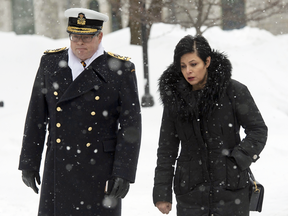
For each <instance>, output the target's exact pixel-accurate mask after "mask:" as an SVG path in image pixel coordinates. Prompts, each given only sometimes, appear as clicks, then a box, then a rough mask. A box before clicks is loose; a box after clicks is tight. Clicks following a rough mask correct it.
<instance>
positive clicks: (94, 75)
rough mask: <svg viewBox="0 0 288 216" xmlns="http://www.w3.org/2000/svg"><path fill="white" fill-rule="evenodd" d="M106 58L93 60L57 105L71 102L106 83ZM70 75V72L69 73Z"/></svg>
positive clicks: (101, 57)
mask: <svg viewBox="0 0 288 216" xmlns="http://www.w3.org/2000/svg"><path fill="white" fill-rule="evenodd" d="M106 62H107V60H106V56H104V55H102V56H100V57H99V58H97V59H95V61H93V62H92V64H91V65H90V66H89V67H88V68H87V69H85V70H84V71H83V72H82V73H81V74H80V75H79V76H78V77H77V78H76V79H75V80H74V81H73V82H72V83H71V84H70V85H69V87H68V88H67V90H66V91H65V92H64V94H63V95H62V97H61V98H60V100H59V102H58V103H61V102H63V101H67V100H71V99H73V98H76V97H79V96H80V95H82V94H84V93H86V92H88V91H90V90H91V89H96V88H97V89H98V88H99V87H100V86H101V85H102V84H103V82H107V72H108V71H107V68H106V65H107V64H106ZM70 73H71V72H70Z"/></svg>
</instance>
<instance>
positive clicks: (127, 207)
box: [0, 24, 288, 216]
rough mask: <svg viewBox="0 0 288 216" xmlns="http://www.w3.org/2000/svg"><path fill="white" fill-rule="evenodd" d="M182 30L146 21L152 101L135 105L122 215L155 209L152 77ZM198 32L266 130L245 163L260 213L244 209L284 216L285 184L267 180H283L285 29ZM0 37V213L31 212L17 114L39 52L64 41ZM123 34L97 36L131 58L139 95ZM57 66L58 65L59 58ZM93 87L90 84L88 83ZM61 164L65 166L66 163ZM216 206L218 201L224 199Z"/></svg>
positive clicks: (287, 90)
mask: <svg viewBox="0 0 288 216" xmlns="http://www.w3.org/2000/svg"><path fill="white" fill-rule="evenodd" d="M186 34H195V31H194V30H193V29H187V30H186V31H185V30H183V29H181V28H180V27H179V26H171V25H164V24H155V25H153V26H152V31H151V40H150V41H149V44H148V48H149V75H150V77H149V81H150V91H151V94H152V96H153V97H154V101H155V106H154V107H153V108H143V109H142V121H143V132H142V148H141V152H140V158H139V164H138V172H137V177H136V183H135V184H133V185H131V187H130V192H129V194H128V195H127V196H126V198H125V199H124V201H123V204H122V215H125V216H134V215H137V216H146V215H150V216H157V215H159V216H160V215H162V214H161V213H160V212H159V211H158V210H157V209H156V208H155V207H154V205H153V203H152V187H153V178H154V168H155V165H156V151H157V142H158V135H159V131H160V123H161V116H162V107H161V104H160V102H159V100H158V99H159V94H158V92H157V80H158V78H159V76H160V74H161V72H162V71H164V70H165V69H166V68H167V66H168V65H169V64H170V63H171V62H172V60H173V50H174V46H175V45H176V43H177V42H178V41H179V40H180V39H181V38H182V37H183V36H185V35H186ZM204 36H206V37H207V39H208V41H210V44H211V46H212V47H213V48H215V49H217V50H220V51H224V52H225V53H226V54H228V56H229V58H230V60H231V62H232V64H233V73H232V74H233V78H235V79H237V80H239V81H240V82H242V83H244V84H246V85H247V86H248V88H249V90H250V91H251V93H252V95H253V97H254V99H255V101H256V103H257V105H258V107H259V109H260V111H261V113H262V115H263V117H264V119H265V121H266V124H267V125H268V128H269V135H268V142H267V146H266V148H265V149H264V151H263V153H262V154H261V155H260V159H259V160H258V161H257V163H256V164H253V165H252V170H253V171H254V175H255V177H256V178H257V179H258V181H260V182H261V183H262V184H264V186H265V197H264V206H263V212H262V213H261V214H259V213H254V212H253V213H252V214H251V215H252V216H256V215H261V216H287V212H288V206H287V200H288V191H287V189H286V188H285V187H284V188H281V190H280V191H279V187H278V186H277V188H276V187H275V179H276V180H277V184H278V185H283V186H284V185H286V183H287V182H288V174H287V172H285V170H286V165H287V164H288V158H287V155H288V146H287V144H286V140H287V138H286V134H287V130H288V126H287V121H288V116H287V115H288V104H287V98H288V85H287V84H286V82H287V81H286V79H285V77H287V68H288V61H287V51H288V50H287V49H288V48H287V47H288V35H281V36H273V35H271V34H270V33H268V32H266V31H263V30H259V29H252V28H244V29H242V30H235V31H227V32H223V31H221V30H220V29H219V28H216V27H215V28H211V29H209V30H208V31H207V32H205V33H204ZM0 38H1V39H2V41H5V43H2V45H1V51H2V52H1V53H0V58H1V59H2V62H5V64H4V63H3V64H2V65H1V67H2V70H1V73H0V101H4V107H0V119H1V121H0V131H1V136H0V143H1V145H0V164H1V172H2V174H3V176H5V178H1V183H2V184H1V185H5V187H3V188H2V190H1V193H0V215H5V216H19V215H21V216H31V215H37V209H38V201H39V195H36V194H35V193H33V191H32V190H31V189H30V188H27V187H26V186H25V185H24V184H23V182H22V180H21V172H19V171H17V166H18V160H19V154H20V150H21V139H22V136H23V128H24V121H25V115H26V111H27V107H28V102H29V97H30V94H31V89H32V84H33V82H34V78H35V73H36V71H37V68H38V66H39V62H40V58H41V55H42V53H43V52H44V51H45V50H47V49H56V48H60V47H64V46H69V39H61V40H51V39H48V38H44V37H41V36H33V35H32V36H31V35H18V36H16V35H15V34H14V33H3V32H0ZM119 38H121V43H119ZM129 40H130V35H129V29H123V30H121V31H117V32H115V33H111V34H108V35H105V36H104V38H103V46H104V47H105V49H106V50H107V51H111V52H113V53H119V54H120V55H123V56H128V57H132V59H131V61H133V62H134V63H135V66H136V73H137V79H138V88H139V96H140V99H141V97H142V96H143V94H144V84H145V82H147V80H144V79H143V65H142V49H141V47H138V46H130V45H129ZM12 45H13V48H12ZM60 64H61V65H62V64H63V66H64V63H63V62H61V63H60ZM116 64H117V63H116ZM116 64H115V63H113V64H112V65H111V67H113V68H114V69H115V72H116V73H117V71H118V69H117V67H116V66H117V65H116ZM123 73H124V71H123ZM12 86H13V89H12V88H11V87H12ZM53 87H54V88H55V89H57V88H58V84H57V83H55V84H53ZM99 87H100V86H95V89H96V90H97V89H98V88H99ZM101 88H102V86H101ZM169 94H170V93H169ZM229 127H230V125H229ZM66 150H67V151H68V149H66ZM70 151H75V154H76V155H77V154H82V152H81V150H80V149H78V150H75V149H74V150H73V149H72V148H71V149H70ZM97 151H98V150H97V149H95V151H94V153H93V154H92V155H90V158H87V159H88V160H90V162H91V163H90V164H93V163H94V161H93V159H94V158H96V156H97ZM222 154H224V155H227V154H229V152H228V151H223V152H222ZM43 157H44V155H43ZM95 161H96V160H95ZM66 168H67V170H69V169H70V170H71V169H73V167H72V165H71V164H70V165H69V164H68V165H67V167H66ZM283 170H284V171H283ZM203 190H205V188H203ZM174 200H175V199H174ZM240 202H241V200H239V199H236V200H235V204H237V203H238V204H239V203H240ZM105 203H106V204H105V205H107V206H112V205H113V201H111V200H109V199H108V200H105ZM221 204H222V205H225V203H224V201H223V202H221ZM81 206H85V207H86V208H91V206H89V203H80V201H79V203H78V206H77V207H79V208H80V207H81ZM175 209H176V206H175V202H174V203H173V207H172V212H171V213H170V214H169V215H176V211H175Z"/></svg>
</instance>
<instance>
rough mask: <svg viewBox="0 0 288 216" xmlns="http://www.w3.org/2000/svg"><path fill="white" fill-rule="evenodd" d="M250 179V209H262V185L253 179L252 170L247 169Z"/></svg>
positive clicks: (259, 210)
mask: <svg viewBox="0 0 288 216" xmlns="http://www.w3.org/2000/svg"><path fill="white" fill-rule="evenodd" d="M248 173H249V181H250V207H249V210H250V211H258V212H261V211H262V204H263V198H264V187H263V185H262V184H260V183H259V182H258V181H256V180H255V178H254V176H253V174H252V171H251V170H250V168H249V169H248Z"/></svg>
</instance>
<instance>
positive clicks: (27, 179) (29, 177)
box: [22, 170, 41, 194]
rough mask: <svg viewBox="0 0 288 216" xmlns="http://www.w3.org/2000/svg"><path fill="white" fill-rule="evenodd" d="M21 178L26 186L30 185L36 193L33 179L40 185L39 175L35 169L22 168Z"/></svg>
mask: <svg viewBox="0 0 288 216" xmlns="http://www.w3.org/2000/svg"><path fill="white" fill-rule="evenodd" d="M22 180H23V182H24V183H25V184H26V185H27V186H28V187H31V188H32V189H33V190H34V192H35V193H36V194H38V190H39V189H38V188H37V186H36V183H35V180H36V181H37V183H38V185H40V183H41V182H40V175H39V172H37V171H31V170H22Z"/></svg>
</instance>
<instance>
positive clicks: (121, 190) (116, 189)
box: [108, 177, 130, 198]
mask: <svg viewBox="0 0 288 216" xmlns="http://www.w3.org/2000/svg"><path fill="white" fill-rule="evenodd" d="M129 187H130V182H129V181H127V180H125V179H122V178H119V177H116V178H114V179H113V185H112V189H111V192H110V193H109V194H108V195H109V196H112V197H115V198H124V197H125V196H126V194H127V193H128V191H129Z"/></svg>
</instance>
